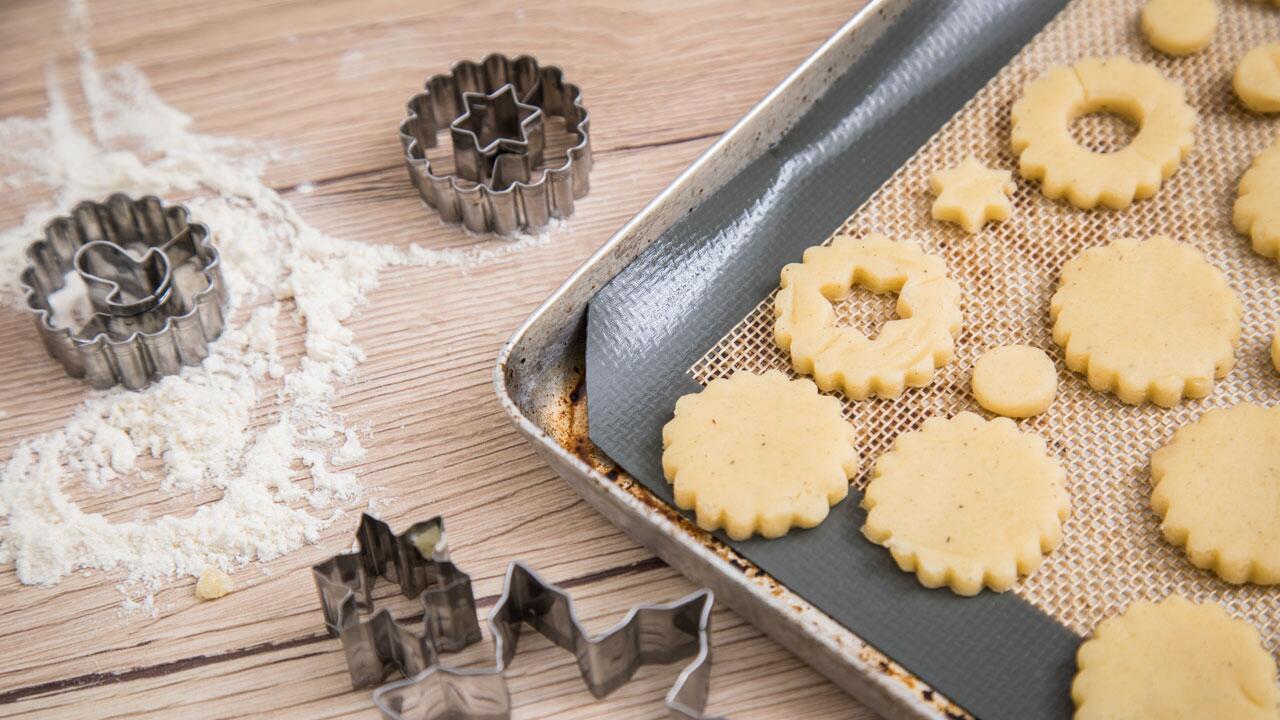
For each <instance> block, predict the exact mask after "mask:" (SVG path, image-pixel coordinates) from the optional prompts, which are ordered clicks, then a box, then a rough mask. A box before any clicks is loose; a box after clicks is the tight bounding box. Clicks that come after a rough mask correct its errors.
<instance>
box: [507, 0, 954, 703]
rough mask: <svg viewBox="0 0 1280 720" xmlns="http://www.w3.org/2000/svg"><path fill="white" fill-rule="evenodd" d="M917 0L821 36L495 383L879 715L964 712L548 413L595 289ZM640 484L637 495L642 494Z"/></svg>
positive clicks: (752, 614)
mask: <svg viewBox="0 0 1280 720" xmlns="http://www.w3.org/2000/svg"><path fill="white" fill-rule="evenodd" d="M913 2H919V0H870V2H868V3H867V5H866V6H864V7H863V8H862V9H861V10H859V11H858V12H857V14H856V15H854V16H853V17H852V18H851V19H850V20H849V21H848V22H846V23H845V24H844V25H843V26H842V27H841V28H840V29H839V30H837V31H836V32H835V33H834V34H833V35H832V36H831V37H830V38H829V39H828V40H826V41H825V42H824V43H823V44H822V46H821V47H819V48H818V49H817V50H815V51H814V52H813V54H812V55H810V56H809V57H807V58H806V59H805V60H804V61H803V62H802V63H801V64H800V65H799V66H798V67H797V68H796V69H795V70H794V71H793V72H792V73H791V74H790V75H788V76H787V78H786V79H784V80H783V81H782V82H781V83H780V84H779V85H778V86H777V87H775V88H774V89H773V90H772V91H770V92H769V94H768V95H767V96H766V97H765V98H763V99H762V100H761V101H760V102H758V103H757V104H756V105H755V106H754V107H752V108H751V110H749V111H748V112H747V114H746V115H745V116H743V117H742V118H741V119H740V120H739V121H738V122H737V123H736V124H735V125H734V126H733V127H732V128H730V129H729V130H728V131H727V132H726V133H725V134H724V135H722V136H721V137H720V139H719V140H717V141H716V142H715V143H714V144H713V145H712V147H710V148H709V149H707V150H706V151H705V152H703V154H702V155H700V156H699V157H698V159H697V160H696V161H694V163H693V164H692V165H690V166H689V167H688V168H687V169H685V170H684V171H683V172H682V173H681V174H680V175H679V176H678V177H677V178H676V179H675V180H674V181H672V183H671V184H670V185H668V186H667V187H666V188H664V189H663V190H662V192H660V193H659V194H658V195H657V196H656V197H655V198H654V199H653V200H651V201H650V202H649V203H648V204H647V205H646V206H645V207H644V208H643V209H641V210H640V212H639V213H637V214H636V215H635V217H633V218H632V219H631V220H629V221H628V222H627V223H626V224H625V225H623V226H622V227H621V228H620V229H619V230H618V231H617V232H616V233H614V235H613V236H612V237H611V238H609V240H607V241H606V242H605V243H604V244H603V245H602V246H601V247H600V248H599V249H597V250H596V252H595V253H594V254H592V255H591V257H589V258H588V259H587V260H586V261H585V262H584V263H583V264H582V265H581V266H580V267H579V268H577V269H576V270H575V271H574V272H573V273H572V274H571V275H570V276H569V277H568V278H567V279H566V280H565V282H564V283H563V284H562V285H561V286H560V287H559V288H557V289H556V291H555V292H554V293H552V295H551V296H550V297H548V298H547V299H546V300H545V301H544V302H543V303H542V304H541V305H540V306H539V307H538V308H537V309H535V310H534V311H533V312H532V313H531V314H530V316H529V317H528V318H527V319H526V320H525V321H524V322H523V323H522V324H521V325H520V326H519V327H518V328H517V329H516V330H515V332H514V333H513V334H512V335H511V337H510V338H509V339H508V340H507V342H506V343H505V344H504V345H503V347H502V349H501V350H500V351H499V354H498V358H497V362H496V364H495V366H494V387H495V391H496V393H497V395H498V398H499V401H500V402H501V404H502V406H503V409H504V410H505V411H506V413H507V415H508V417H509V418H510V420H511V422H512V423H513V425H514V426H515V428H516V429H517V430H518V431H519V432H520V433H521V434H522V435H523V436H524V437H525V438H526V439H527V440H528V441H529V443H530V445H531V446H532V447H533V448H534V450H535V451H536V452H537V453H538V455H539V456H540V457H541V458H542V459H543V460H544V461H545V462H547V464H548V465H549V466H550V467H551V468H552V469H553V470H555V472H556V474H558V475H559V476H560V477H561V478H563V479H564V480H565V482H567V483H568V484H569V485H570V486H571V487H572V488H573V489H574V490H575V491H576V492H577V493H578V494H579V495H581V496H582V497H583V498H584V499H585V500H586V501H587V503H588V504H590V505H591V506H592V507H593V508H594V509H595V510H596V511H597V512H599V513H601V514H602V515H604V516H605V517H606V518H607V519H608V520H609V521H610V522H611V523H613V524H614V525H616V526H618V527H620V528H622V529H623V530H624V531H625V532H626V533H627V534H628V535H629V536H630V537H631V538H633V539H634V540H636V541H637V542H639V543H641V544H642V545H644V546H645V547H647V548H648V549H649V550H651V551H652V552H653V553H654V554H656V555H657V556H658V557H660V558H662V559H663V560H664V561H666V562H667V563H668V564H669V565H671V566H672V567H674V568H676V569H677V570H679V571H680V572H681V573H683V574H684V575H686V576H687V577H689V578H691V579H693V580H694V581H695V582H697V583H699V584H705V585H707V586H709V587H710V588H711V589H712V590H713V591H714V592H715V593H716V595H717V597H718V598H720V599H722V600H724V601H725V602H726V603H727V604H728V605H729V606H730V607H731V608H732V609H733V610H734V611H735V612H737V613H738V614H739V615H741V616H743V617H744V618H745V619H746V620H747V621H748V622H750V623H751V624H752V625H754V626H755V627H757V628H759V629H760V630H762V631H763V632H765V633H766V634H767V635H769V636H770V637H772V638H773V639H774V640H776V641H778V642H779V643H780V644H782V645H783V646H784V647H786V648H787V649H788V650H790V651H791V652H792V653H794V654H795V655H796V656H798V657H800V658H801V659H802V660H804V661H805V662H806V663H808V664H809V665H811V666H812V667H813V668H814V669H816V670H817V671H818V672H820V673H821V674H822V675H824V676H825V677H827V679H829V680H831V681H832V682H833V683H834V684H836V685H837V686H839V687H840V688H842V689H843V690H845V691H846V692H848V693H849V694H850V695H853V696H854V697H857V698H858V699H859V700H861V701H862V702H864V703H865V704H866V705H867V706H868V707H870V708H871V709H872V710H874V711H875V712H876V713H877V714H879V715H881V716H883V717H886V718H893V719H895V720H948V719H950V718H960V717H967V715H966V714H965V713H964V711H963V710H961V709H960V708H959V707H958V706H956V705H954V704H953V703H951V702H950V701H949V700H947V699H946V698H945V697H943V696H942V695H941V694H939V693H938V692H936V691H935V690H934V689H932V688H931V687H929V685H928V684H926V683H925V682H923V681H922V680H920V679H919V678H918V677H916V676H915V675H913V674H912V673H911V672H910V671H908V670H906V669H904V668H902V667H900V666H898V665H897V664H895V663H893V662H892V661H891V660H890V659H889V658H887V657H885V656H884V655H883V654H882V653H880V652H879V651H878V650H876V648H874V647H873V646H871V645H870V644H868V643H867V642H866V641H865V640H863V639H862V638H861V637H860V636H859V635H857V634H856V633H854V632H852V631H850V630H849V629H848V628H846V627H844V626H843V625H840V624H839V623H837V622H835V621H834V620H832V619H831V618H830V617H829V616H828V615H826V614H825V613H823V612H821V611H820V610H818V609H817V608H815V607H813V606H812V605H811V604H810V603H809V602H808V601H807V600H805V599H804V598H802V597H800V596H798V595H796V594H795V593H793V592H791V591H790V590H789V589H787V588H786V587H785V586H782V585H779V584H777V583H775V582H773V581H772V579H771V578H769V577H768V576H767V575H765V574H763V573H760V572H759V571H758V570H756V569H755V568H754V567H753V566H750V565H749V564H746V563H745V562H744V561H742V559H741V558H738V557H737V556H736V555H735V554H734V553H733V552H732V550H731V549H729V548H728V547H726V546H723V545H721V544H719V543H718V542H716V541H715V540H714V538H711V537H710V536H709V535H707V534H706V533H702V532H700V531H698V530H697V529H696V528H695V527H691V526H688V524H687V523H684V524H682V523H681V520H680V518H679V516H678V515H676V514H675V513H673V512H670V511H668V510H666V509H664V508H665V506H663V507H659V506H660V505H663V504H662V502H661V501H660V500H656V498H655V499H654V502H646V501H645V499H643V496H644V495H648V492H647V491H645V490H643V489H642V488H638V487H632V486H634V485H635V483H628V482H626V481H625V478H624V479H623V480H619V479H618V478H616V477H608V476H606V475H605V473H604V472H603V471H601V470H599V469H597V468H595V467H593V466H592V465H591V464H590V463H589V462H587V461H586V460H584V459H583V458H581V457H579V456H578V455H576V454H575V453H573V452H571V451H570V450H568V449H566V447H565V446H564V445H562V444H561V442H560V438H559V435H558V433H559V430H558V429H556V427H555V424H554V421H553V420H552V419H550V418H551V417H553V416H554V415H556V414H558V413H560V412H562V408H563V403H564V399H565V396H566V395H567V394H568V393H569V391H570V390H571V389H572V388H573V387H574V385H575V383H576V382H577V379H578V378H579V377H580V375H579V373H580V367H581V359H580V356H575V353H580V352H581V351H582V348H581V343H582V336H581V333H582V332H583V326H582V325H581V323H582V322H583V319H584V318H583V313H584V312H585V306H586V303H587V301H588V299H589V298H590V297H591V296H592V295H593V294H594V293H595V290H596V289H597V288H599V287H601V286H603V285H604V284H605V283H607V282H608V281H609V280H610V278H612V277H613V276H614V275H615V274H617V273H618V272H620V271H621V270H622V269H624V268H625V267H626V266H627V265H628V264H630V263H631V261H632V260H634V259H635V258H636V257H637V256H638V255H639V254H640V253H642V252H643V251H644V250H645V249H646V248H647V247H648V246H649V245H650V244H651V243H652V242H653V241H654V240H656V239H657V238H658V237H659V236H661V235H662V233H663V232H664V231H665V230H666V229H667V228H669V227H670V226H671V225H672V224H674V223H675V222H676V221H677V220H678V219H679V218H681V217H683V216H684V214H685V213H686V212H687V211H688V210H689V209H690V208H692V207H693V206H694V205H696V204H697V203H698V201H699V200H700V198H701V197H702V195H703V194H704V193H707V194H709V193H711V192H714V191H715V189H716V188H719V187H720V186H721V185H722V184H723V183H724V182H726V181H727V180H728V179H729V178H731V177H732V176H733V175H734V174H735V173H736V172H737V171H738V170H740V169H741V168H742V167H743V166H744V165H746V164H747V163H748V162H750V161H751V159H752V158H754V157H755V156H757V155H759V154H761V153H763V152H766V151H767V148H768V147H769V146H770V145H771V144H772V143H774V142H776V141H777V140H778V139H779V138H780V137H781V136H782V135H783V133H784V132H785V131H786V129H787V128H788V127H790V125H791V124H792V123H794V122H795V121H796V120H797V119H798V118H799V117H800V116H802V115H803V114H804V112H805V111H806V110H807V109H808V108H809V106H811V105H812V104H813V103H814V102H815V101H816V99H817V98H819V97H821V96H822V93H823V91H824V90H825V89H826V88H827V87H828V85H829V83H830V81H831V80H833V79H834V78H835V77H838V76H839V75H840V73H841V72H842V71H843V70H845V69H846V68H847V67H848V66H849V65H850V64H851V63H852V62H853V61H854V60H856V59H857V58H858V57H860V56H861V55H862V54H863V53H864V52H865V51H866V50H867V49H868V48H869V47H870V46H871V45H872V44H873V43H874V42H875V41H876V39H877V38H879V37H880V35H881V34H882V33H883V32H884V31H885V30H886V28H887V27H888V26H889V25H890V24H891V23H892V22H893V20H894V19H895V18H896V17H897V16H898V15H900V14H901V13H902V12H904V11H905V10H906V9H907V7H908V6H910V5H911V4H912V3H913ZM637 493H638V494H637Z"/></svg>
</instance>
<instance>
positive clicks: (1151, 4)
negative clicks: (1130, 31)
mask: <svg viewBox="0 0 1280 720" xmlns="http://www.w3.org/2000/svg"><path fill="white" fill-rule="evenodd" d="M1217 30H1218V6H1217V5H1215V4H1214V2H1213V0H1147V4H1146V5H1144V6H1143V7H1142V34H1143V35H1145V36H1146V38H1147V42H1149V43H1151V47H1153V48H1155V49H1157V50H1159V51H1160V52H1162V53H1166V54H1169V55H1190V54H1192V53H1195V52H1199V51H1201V50H1203V49H1205V48H1206V47H1208V46H1209V42H1210V41H1212V40H1213V34H1214V33H1215V32H1217Z"/></svg>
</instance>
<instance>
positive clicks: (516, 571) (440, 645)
mask: <svg viewBox="0 0 1280 720" xmlns="http://www.w3.org/2000/svg"><path fill="white" fill-rule="evenodd" d="M356 539H357V541H358V543H359V550H358V551H356V552H350V553H344V554H341V555H337V556H334V557H333V558H330V559H329V560H326V561H325V562H322V563H320V564H319V565H316V566H314V567H313V568H312V577H313V579H314V580H315V583H316V590H317V591H318V592H319V594H320V605H321V609H322V611H323V612H324V619H325V627H326V629H327V630H328V631H329V634H330V635H331V636H333V637H337V638H339V639H340V640H341V641H342V647H343V651H344V652H345V653H346V657H347V669H348V670H349V671H350V674H351V682H352V686H353V687H355V688H363V687H369V686H372V685H377V684H378V683H380V682H381V681H382V680H383V679H385V678H386V677H387V676H388V675H391V674H393V673H396V672H399V673H400V674H401V675H404V676H405V679H403V680H399V681H396V682H392V683H388V684H386V685H383V686H382V687H379V688H378V689H377V690H376V691H374V694H373V699H374V703H375V704H376V705H377V706H378V709H379V710H381V711H382V714H383V717H386V718H389V719H390V720H428V719H429V718H437V717H449V718H457V719H458V720H504V719H506V718H509V717H510V715H511V698H510V694H509V692H508V689H507V683H506V678H505V675H504V673H505V670H506V668H507V666H508V665H510V664H511V662H512V660H514V658H515V654H516V648H517V645H518V643H519V639H520V631H521V629H522V627H523V626H525V625H528V626H529V627H530V628H532V629H533V630H535V631H536V632H538V633H539V634H541V635H542V636H543V637H545V638H547V639H548V640H550V641H551V642H552V643H554V644H555V645H557V646H559V647H561V648H564V649H566V650H570V651H572V652H573V653H574V655H575V656H577V659H578V667H579V670H580V671H581V674H582V679H583V682H584V683H586V685H587V689H588V690H590V691H591V694H592V695H594V696H596V697H604V696H605V695H607V694H609V693H610V692H612V691H614V690H616V689H617V688H619V687H621V686H622V685H624V684H625V683H626V682H627V681H628V680H630V679H631V677H632V676H633V675H634V674H635V672H636V671H637V670H638V669H639V668H640V666H642V665H649V664H669V663H673V662H676V661H678V660H682V659H689V664H688V665H687V666H686V667H685V668H684V670H683V671H681V673H680V676H679V677H678V678H677V679H676V681H675V684H674V685H673V686H672V688H671V690H670V691H669V692H668V693H667V696H666V704H667V710H668V713H669V715H670V717H672V718H676V719H678V720H702V718H703V716H702V715H701V710H702V708H704V707H705V706H706V702H707V695H708V691H709V687H710V679H711V630H710V623H711V609H712V605H713V603H714V602H715V598H714V596H713V595H712V593H711V591H710V590H700V591H697V592H695V593H693V594H691V595H688V596H686V597H684V598H682V599H680V600H677V601H675V602H673V603H668V604H664V605H637V606H635V607H633V608H631V610H630V611H629V612H628V613H627V615H626V617H625V618H623V620H622V621H621V622H620V623H618V624H617V625H616V626H614V627H613V628H612V629H610V630H607V631H605V632H604V633H602V634H600V635H598V636H592V635H590V634H589V633H588V632H587V631H586V629H585V628H584V627H583V626H582V623H581V622H580V621H579V620H578V617H577V615H576V613H575V612H574V609H573V600H572V599H571V598H570V597H569V595H568V593H566V592H565V591H564V590H562V589H561V588H559V587H557V586H555V585H552V584H551V583H548V582H547V581H545V580H543V579H542V578H541V577H539V576H538V574H537V573H535V572H534V571H533V570H531V569H529V568H528V567H527V566H526V565H525V564H524V563H521V562H518V561H516V562H512V563H511V564H510V565H509V566H508V567H507V573H506V576H505V579H504V583H503V590H502V595H501V597H499V598H498V600H497V602H496V603H495V605H494V607H493V610H492V611H490V613H489V620H488V623H489V630H490V634H491V635H492V637H493V643H494V657H495V660H494V663H493V664H492V665H490V666H486V667H475V668H470V667H468V668H455V667H448V666H445V665H443V664H441V663H440V662H439V655H440V654H441V653H443V652H453V651H457V650H462V649H463V648H465V647H467V646H469V645H472V644H474V643H476V642H479V641H480V640H481V639H482V634H481V631H480V625H479V619H478V616H477V614H476V600H475V596H474V595H473V594H472V589H471V578H470V576H468V575H467V574H466V573H464V572H462V571H461V570H460V569H458V567H457V566H456V565H454V564H453V563H452V562H451V561H450V560H449V548H448V544H447V542H446V540H445V533H444V521H443V519H442V518H440V517H438V516H437V517H434V518H432V519H430V520H427V521H424V522H420V523H416V524H414V525H412V526H410V527H409V528H408V529H407V530H405V531H404V532H403V533H399V534H397V533H395V532H393V531H392V529H391V527H390V526H389V525H387V524H386V523H385V522H383V521H381V520H378V519H376V518H374V517H372V516H370V515H367V514H366V515H365V516H364V517H363V518H362V519H361V521H360V527H359V529H358V530H357V531H356ZM379 577H383V578H386V579H387V580H389V581H390V582H393V583H396V584H397V585H399V586H400V591H401V593H402V594H403V595H405V596H406V597H413V596H414V595H417V596H418V597H419V600H420V601H421V603H422V609H423V621H422V630H420V631H417V630H414V629H412V628H411V627H409V625H408V624H405V623H402V622H400V621H398V620H396V619H395V618H394V617H392V615H391V613H390V612H389V611H388V610H387V609H386V608H382V609H379V610H377V611H376V612H375V611H374V602H373V585H374V582H375V580H376V579H377V578H379ZM362 612H363V613H370V612H372V613H373V614H372V616H371V617H368V618H367V619H363V618H361V613H362Z"/></svg>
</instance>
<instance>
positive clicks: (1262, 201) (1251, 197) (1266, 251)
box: [1231, 138, 1280, 260]
mask: <svg viewBox="0 0 1280 720" xmlns="http://www.w3.org/2000/svg"><path fill="white" fill-rule="evenodd" d="M1231 219H1232V222H1233V223H1234V224H1235V226H1236V230H1237V231H1238V232H1240V233H1243V234H1245V235H1248V236H1249V239H1250V240H1251V241H1252V243H1253V251H1254V252H1256V253H1258V254H1259V255H1265V256H1266V257H1269V258H1275V259H1276V260H1280V138H1277V139H1276V141H1275V142H1273V143H1272V144H1271V146H1270V147H1268V148H1267V149H1266V150H1263V151H1262V153H1261V154H1259V155H1258V157H1256V158H1254V159H1253V164H1251V165H1250V166H1249V169H1248V171H1246V172H1245V174H1244V177H1242V178H1240V188H1239V190H1237V192H1236V204H1235V208H1234V212H1233V213H1232V216H1231Z"/></svg>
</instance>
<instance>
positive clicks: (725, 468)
mask: <svg viewBox="0 0 1280 720" xmlns="http://www.w3.org/2000/svg"><path fill="white" fill-rule="evenodd" d="M853 443H854V430H853V426H852V425H850V424H849V423H848V422H847V421H845V419H844V417H843V415H842V414H841V412H840V401H839V400H837V399H835V398H833V397H830V396H826V395H819V394H818V389H817V388H816V387H814V384H813V383H812V382H810V381H809V380H790V379H788V378H787V376H786V375H783V374H782V373H780V372H778V371H777V370H769V371H767V372H765V373H764V374H763V375H754V374H752V373H749V372H739V373H737V374H735V375H734V376H733V377H731V378H728V379H719V380H712V381H711V382H710V383H709V384H708V385H707V386H706V387H705V388H703V389H702V391H701V392H698V393H694V394H692V395H685V396H684V397H682V398H680V399H679V400H678V401H676V409H675V418H673V419H672V420H671V422H668V423H667V424H666V425H665V426H664V427H663V428H662V447H663V450H662V472H663V474H664V475H665V476H666V478H667V482H670V483H672V484H673V485H674V486H675V500H676V504H677V505H679V506H680V507H681V508H684V509H685V510H694V511H695V512H696V513H697V520H698V526H699V527H701V528H703V529H705V530H719V529H721V528H723V529H724V531H725V533H726V534H727V535H728V536H729V537H731V538H733V539H735V540H745V539H747V538H749V537H751V535H752V534H753V533H757V532H758V533H760V534H761V535H763V536H765V537H767V538H775V537H780V536H782V535H785V534H787V531H788V530H790V529H791V528H792V526H795V527H804V528H807V527H813V526H815V525H817V524H818V523H820V522H822V521H823V519H825V518H826V517H827V509H828V508H829V507H830V506H832V505H835V504H836V503H838V502H840V501H841V500H843V499H844V497H845V496H846V495H848V493H849V478H851V477H853V476H854V475H855V474H856V473H857V472H858V453H857V451H856V450H855V449H854V446H853Z"/></svg>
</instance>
